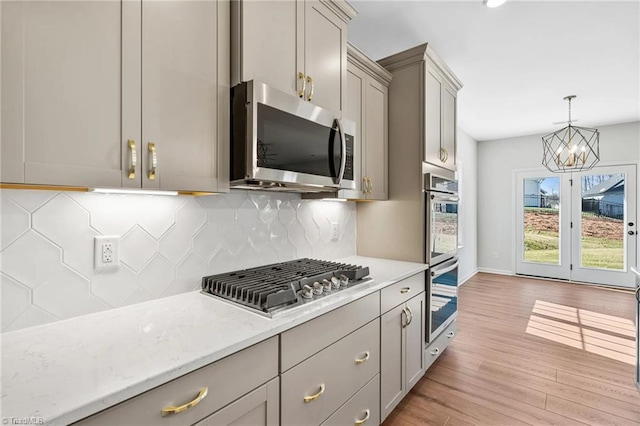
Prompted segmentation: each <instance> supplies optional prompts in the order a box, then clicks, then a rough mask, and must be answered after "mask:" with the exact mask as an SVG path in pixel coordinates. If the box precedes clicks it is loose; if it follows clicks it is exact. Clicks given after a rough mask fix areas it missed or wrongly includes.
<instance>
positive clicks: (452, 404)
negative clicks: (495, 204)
mask: <svg viewBox="0 0 640 426" xmlns="http://www.w3.org/2000/svg"><path fill="white" fill-rule="evenodd" d="M459 300H460V311H459V314H458V336H457V337H456V339H455V340H454V341H453V342H452V344H451V345H450V346H449V348H448V349H447V350H446V351H445V352H444V353H443V354H442V355H441V356H440V358H439V359H438V360H437V361H436V362H435V364H434V365H433V366H432V367H431V368H430V369H429V370H428V371H427V373H426V374H425V376H424V377H423V378H422V380H420V382H418V384H417V385H416V386H415V387H414V389H413V390H412V391H411V392H410V394H409V395H407V397H406V398H405V399H404V400H403V401H402V402H401V403H400V405H399V406H398V407H397V408H396V410H394V412H393V413H392V414H391V415H390V416H389V417H388V418H387V420H386V421H385V423H384V426H396V425H398V426H399V425H402V426H408V425H447V426H454V425H469V424H473V425H509V426H515V425H525V424H528V425H543V424H555V425H578V424H590V425H639V424H640V392H639V391H638V390H637V388H636V386H635V384H634V381H633V378H634V366H633V364H631V362H633V359H634V356H635V340H634V337H633V329H634V323H633V319H634V315H635V298H634V297H633V294H632V293H631V292H622V291H616V290H607V289H602V288H596V287H592V286H586V285H580V284H568V283H560V282H554V281H546V280H537V279H530V278H520V277H508V276H500V275H493V274H485V273H479V274H477V275H475V276H474V277H473V278H471V279H470V280H469V281H468V282H467V283H465V284H464V285H463V286H462V287H461V289H460V299H459Z"/></svg>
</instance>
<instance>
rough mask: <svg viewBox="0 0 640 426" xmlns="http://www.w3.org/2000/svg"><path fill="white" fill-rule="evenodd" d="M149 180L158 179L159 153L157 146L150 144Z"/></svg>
mask: <svg viewBox="0 0 640 426" xmlns="http://www.w3.org/2000/svg"><path fill="white" fill-rule="evenodd" d="M148 148H149V160H150V161H149V179H150V180H153V179H155V178H156V169H157V168H158V153H157V151H156V144H155V143H153V142H149V145H148Z"/></svg>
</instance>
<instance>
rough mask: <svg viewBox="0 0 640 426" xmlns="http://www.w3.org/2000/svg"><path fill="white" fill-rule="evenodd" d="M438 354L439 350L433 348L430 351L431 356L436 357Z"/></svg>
mask: <svg viewBox="0 0 640 426" xmlns="http://www.w3.org/2000/svg"><path fill="white" fill-rule="evenodd" d="M439 353H440V349H438V348H435V349H434V350H432V351H431V355H433V356H436V355H438V354H439Z"/></svg>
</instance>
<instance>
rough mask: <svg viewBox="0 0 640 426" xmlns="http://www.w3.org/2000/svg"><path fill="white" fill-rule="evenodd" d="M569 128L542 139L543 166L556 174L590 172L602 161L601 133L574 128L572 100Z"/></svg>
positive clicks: (572, 96)
mask: <svg viewBox="0 0 640 426" xmlns="http://www.w3.org/2000/svg"><path fill="white" fill-rule="evenodd" d="M575 98H576V96H575V95H571V96H565V98H564V100H565V101H569V121H568V122H567V124H568V126H567V127H564V128H562V129H560V130H557V131H555V132H553V133H550V134H548V135H546V136H543V137H542V165H543V166H545V167H546V168H547V169H549V170H550V171H552V172H554V173H559V172H560V173H561V172H574V171H580V170H589V169H591V168H592V167H593V166H595V165H596V163H597V162H598V161H600V133H599V132H598V129H590V128H587V127H577V126H573V125H572V124H571V123H573V121H571V100H572V99H575Z"/></svg>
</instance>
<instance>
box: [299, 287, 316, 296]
mask: <svg viewBox="0 0 640 426" xmlns="http://www.w3.org/2000/svg"><path fill="white" fill-rule="evenodd" d="M300 294H301V296H302V297H303V298H305V299H313V288H311V286H310V285H305V286H304V287H302V291H301V292H300Z"/></svg>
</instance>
